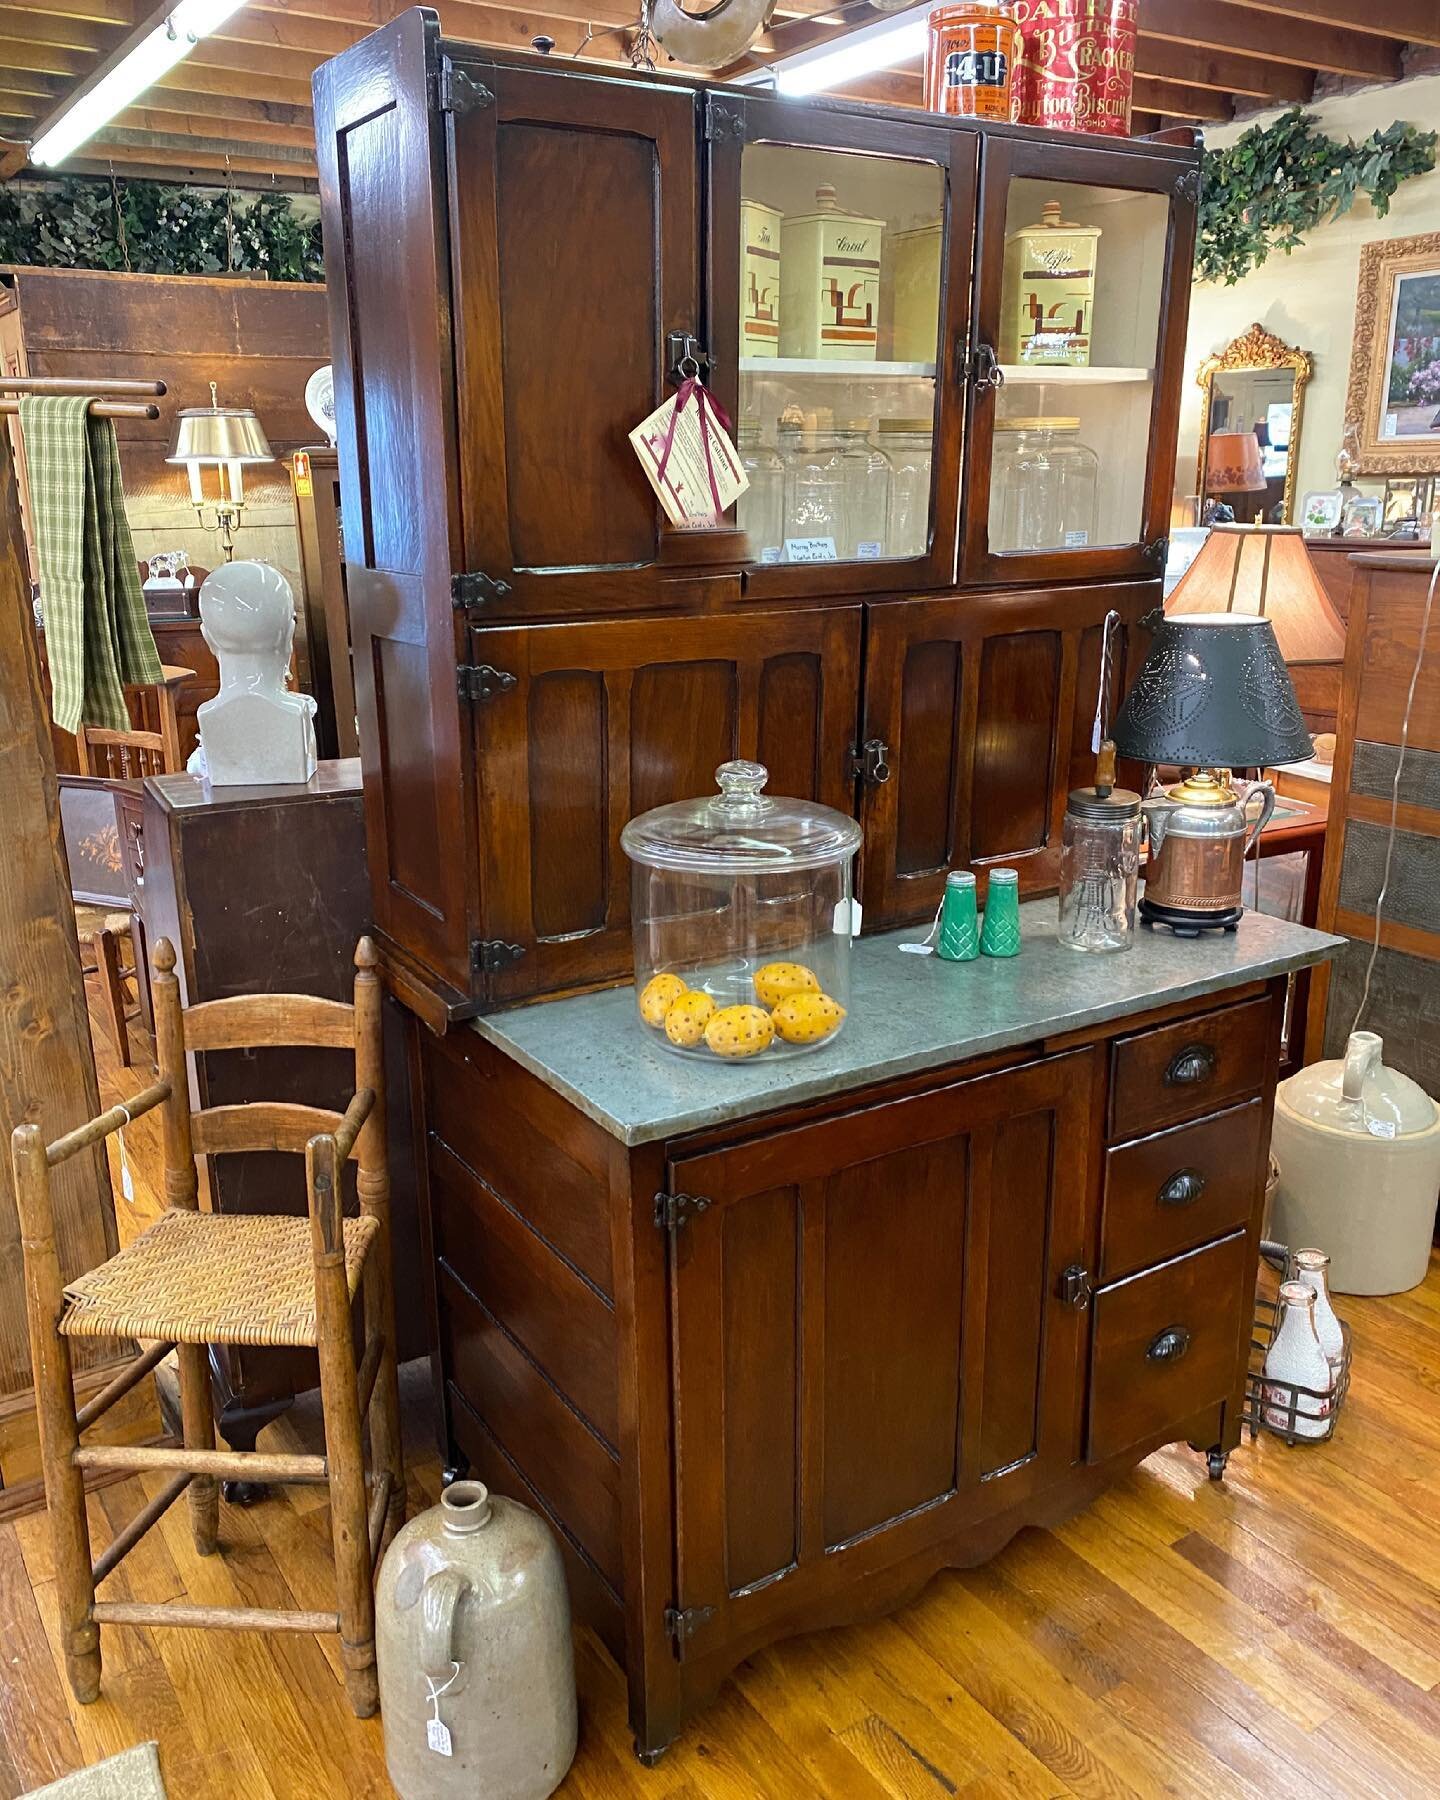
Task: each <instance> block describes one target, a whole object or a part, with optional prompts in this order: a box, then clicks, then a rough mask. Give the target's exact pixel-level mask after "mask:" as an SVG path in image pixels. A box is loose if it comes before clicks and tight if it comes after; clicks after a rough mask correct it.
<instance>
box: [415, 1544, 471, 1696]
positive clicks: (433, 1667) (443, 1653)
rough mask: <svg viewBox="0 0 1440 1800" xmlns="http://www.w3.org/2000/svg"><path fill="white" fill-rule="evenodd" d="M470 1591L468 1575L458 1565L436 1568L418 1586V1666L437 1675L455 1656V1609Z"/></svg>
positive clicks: (446, 1671) (446, 1669)
mask: <svg viewBox="0 0 1440 1800" xmlns="http://www.w3.org/2000/svg"><path fill="white" fill-rule="evenodd" d="M469 1592H470V1577H469V1576H468V1575H465V1574H463V1573H462V1572H461V1571H460V1570H459V1569H439V1570H437V1571H436V1573H435V1574H433V1575H432V1576H431V1577H430V1579H429V1580H428V1581H427V1582H426V1583H425V1586H424V1587H423V1588H422V1589H421V1590H420V1667H421V1668H422V1669H423V1670H424V1671H425V1673H426V1674H427V1675H432V1676H435V1677H436V1678H437V1679H438V1678H439V1677H440V1676H442V1675H448V1674H449V1673H450V1671H451V1669H452V1668H453V1667H454V1665H455V1662H456V1661H457V1658H456V1657H455V1655H454V1650H455V1609H456V1607H458V1606H459V1604H460V1602H461V1601H462V1600H463V1599H464V1598H465V1596H466V1595H467V1594H468V1593H469Z"/></svg>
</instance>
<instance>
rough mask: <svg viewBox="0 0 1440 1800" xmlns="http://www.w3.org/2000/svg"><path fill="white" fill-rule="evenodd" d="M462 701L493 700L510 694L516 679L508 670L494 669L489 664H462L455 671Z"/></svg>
mask: <svg viewBox="0 0 1440 1800" xmlns="http://www.w3.org/2000/svg"><path fill="white" fill-rule="evenodd" d="M455 678H456V680H457V682H458V683H459V687H460V698H461V699H462V700H493V699H495V697H496V696H497V695H498V694H508V693H509V692H510V689H511V688H513V687H514V685H515V677H514V676H513V675H512V674H511V673H510V671H509V670H508V669H496V668H492V667H491V665H490V664H489V663H461V664H460V665H459V667H458V668H457V669H456V671H455Z"/></svg>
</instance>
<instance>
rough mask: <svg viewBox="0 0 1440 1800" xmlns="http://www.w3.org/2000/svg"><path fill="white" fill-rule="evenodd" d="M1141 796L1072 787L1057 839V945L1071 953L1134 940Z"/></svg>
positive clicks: (1123, 947) (1120, 946)
mask: <svg viewBox="0 0 1440 1800" xmlns="http://www.w3.org/2000/svg"><path fill="white" fill-rule="evenodd" d="M1140 832H1141V825H1140V796H1139V795H1138V794H1136V793H1132V792H1131V791H1130V790H1129V789H1128V788H1098V787H1088V788H1076V789H1074V791H1073V792H1072V793H1071V795H1070V798H1069V801H1068V803H1067V805H1066V807H1065V823H1064V827H1063V830H1062V834H1061V839H1060V922H1059V926H1058V935H1059V939H1060V942H1061V943H1062V944H1064V945H1066V946H1067V947H1068V948H1069V949H1071V950H1128V949H1129V948H1130V946H1131V944H1132V943H1133V942H1134V940H1135V882H1136V877H1137V875H1138V874H1139V871H1140Z"/></svg>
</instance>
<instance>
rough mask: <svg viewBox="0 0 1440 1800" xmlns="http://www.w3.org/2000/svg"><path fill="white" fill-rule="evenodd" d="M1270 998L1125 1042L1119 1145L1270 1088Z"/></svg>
mask: <svg viewBox="0 0 1440 1800" xmlns="http://www.w3.org/2000/svg"><path fill="white" fill-rule="evenodd" d="M1270 1006H1271V1002H1270V1000H1269V998H1268V996H1266V995H1263V994H1262V995H1261V996H1260V998H1259V999H1256V1000H1247V1001H1246V1002H1245V1003H1244V1004H1243V1005H1241V1006H1226V1007H1222V1008H1221V1009H1220V1010H1219V1011H1217V1012H1211V1013H1202V1014H1201V1015H1200V1016H1199V1017H1198V1018H1194V1019H1179V1020H1177V1021H1176V1022H1175V1023H1174V1024H1173V1025H1161V1026H1158V1027H1157V1028H1156V1029H1155V1030H1154V1031H1141V1032H1137V1033H1136V1034H1135V1036H1134V1037H1124V1038H1117V1039H1116V1041H1115V1044H1114V1046H1113V1047H1112V1049H1111V1052H1110V1058H1111V1061H1110V1132H1109V1135H1110V1137H1111V1139H1112V1140H1114V1139H1117V1138H1131V1137H1139V1136H1140V1135H1141V1133H1142V1132H1147V1131H1158V1130H1160V1129H1161V1127H1163V1126H1165V1125H1178V1124H1179V1123H1180V1122H1181V1121H1182V1120H1183V1119H1193V1118H1195V1117H1196V1116H1197V1115H1198V1114H1200V1113H1208V1112H1214V1111H1216V1110H1217V1108H1219V1107H1222V1106H1228V1105H1230V1104H1231V1103H1232V1102H1233V1101H1236V1100H1243V1099H1248V1098H1249V1096H1250V1095H1251V1094H1258V1093H1259V1092H1260V1091H1261V1090H1262V1089H1263V1087H1264V1086H1265V1074H1266V1069H1265V1064H1266V1058H1267V1054H1268V1050H1269V1044H1270Z"/></svg>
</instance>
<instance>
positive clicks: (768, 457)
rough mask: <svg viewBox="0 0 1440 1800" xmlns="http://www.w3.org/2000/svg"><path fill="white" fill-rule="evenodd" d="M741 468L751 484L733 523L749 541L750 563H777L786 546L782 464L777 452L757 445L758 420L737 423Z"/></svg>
mask: <svg viewBox="0 0 1440 1800" xmlns="http://www.w3.org/2000/svg"><path fill="white" fill-rule="evenodd" d="M739 442H740V466H741V468H742V469H744V471H745V473H746V475H747V476H748V477H749V478H750V485H749V487H748V488H746V490H745V492H744V493H743V494H742V495H741V496H740V499H739V502H738V504H737V506H736V510H735V523H736V525H737V526H738V527H739V529H740V530H741V531H743V532H744V533H745V535H746V536H747V537H748V538H749V539H750V560H751V562H756V563H778V562H779V561H780V559H781V557H782V556H783V554H784V546H785V465H784V463H783V462H781V460H780V453H779V452H778V451H777V450H772V449H771V447H770V446H769V445H768V444H762V443H761V442H760V421H759V420H758V419H756V418H754V417H753V416H751V415H747V416H746V417H745V418H743V419H741V421H740V440H739Z"/></svg>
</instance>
